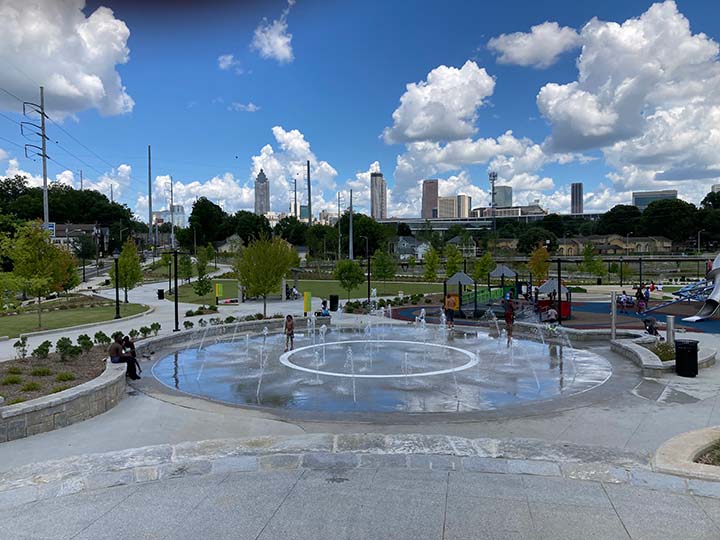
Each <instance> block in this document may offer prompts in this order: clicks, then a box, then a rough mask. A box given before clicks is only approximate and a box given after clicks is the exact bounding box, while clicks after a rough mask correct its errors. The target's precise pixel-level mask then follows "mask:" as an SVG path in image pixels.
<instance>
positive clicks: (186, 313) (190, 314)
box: [141, 309, 195, 330]
mask: <svg viewBox="0 0 720 540" xmlns="http://www.w3.org/2000/svg"><path fill="white" fill-rule="evenodd" d="M193 315H195V312H194V311H193V310H192V309H188V310H187V311H186V312H185V316H186V317H192V316H193ZM141 330H142V328H141Z"/></svg>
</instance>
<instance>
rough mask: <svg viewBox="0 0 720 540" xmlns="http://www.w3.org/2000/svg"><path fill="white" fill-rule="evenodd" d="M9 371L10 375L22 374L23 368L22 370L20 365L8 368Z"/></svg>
mask: <svg viewBox="0 0 720 540" xmlns="http://www.w3.org/2000/svg"><path fill="white" fill-rule="evenodd" d="M7 372H8V373H9V374H10V375H22V372H23V370H22V368H19V367H11V368H8V370H7Z"/></svg>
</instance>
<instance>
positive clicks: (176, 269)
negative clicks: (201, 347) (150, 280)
mask: <svg viewBox="0 0 720 540" xmlns="http://www.w3.org/2000/svg"><path fill="white" fill-rule="evenodd" d="M173 262H174V263H175V268H174V269H173V270H174V272H173V273H174V278H175V328H174V329H173V332H179V331H180V319H179V317H178V251H177V249H174V250H173Z"/></svg>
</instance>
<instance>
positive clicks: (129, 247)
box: [110, 238, 143, 304]
mask: <svg viewBox="0 0 720 540" xmlns="http://www.w3.org/2000/svg"><path fill="white" fill-rule="evenodd" d="M142 278H143V274H142V267H141V266H140V257H139V256H138V252H137V246H136V245H135V241H134V240H133V239H132V238H128V239H127V240H126V241H125V243H124V244H123V248H122V251H121V252H120V256H119V257H118V276H115V265H114V264H113V265H112V266H111V267H110V279H111V280H112V283H113V285H116V284H117V285H119V287H120V288H121V289H122V290H123V292H124V294H125V303H126V304H127V303H128V291H129V290H130V289H134V288H135V287H136V286H137V285H139V284H140V283H142Z"/></svg>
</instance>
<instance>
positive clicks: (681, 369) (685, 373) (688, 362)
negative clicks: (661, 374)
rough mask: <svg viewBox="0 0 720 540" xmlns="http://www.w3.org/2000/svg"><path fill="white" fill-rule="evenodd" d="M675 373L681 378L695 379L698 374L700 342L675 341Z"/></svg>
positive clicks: (689, 340)
mask: <svg viewBox="0 0 720 540" xmlns="http://www.w3.org/2000/svg"><path fill="white" fill-rule="evenodd" d="M675 373H677V374H678V375H680V376H681V377H695V376H696V375H697V374H698V342H697V341H696V340H694V339H676V340H675Z"/></svg>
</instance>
